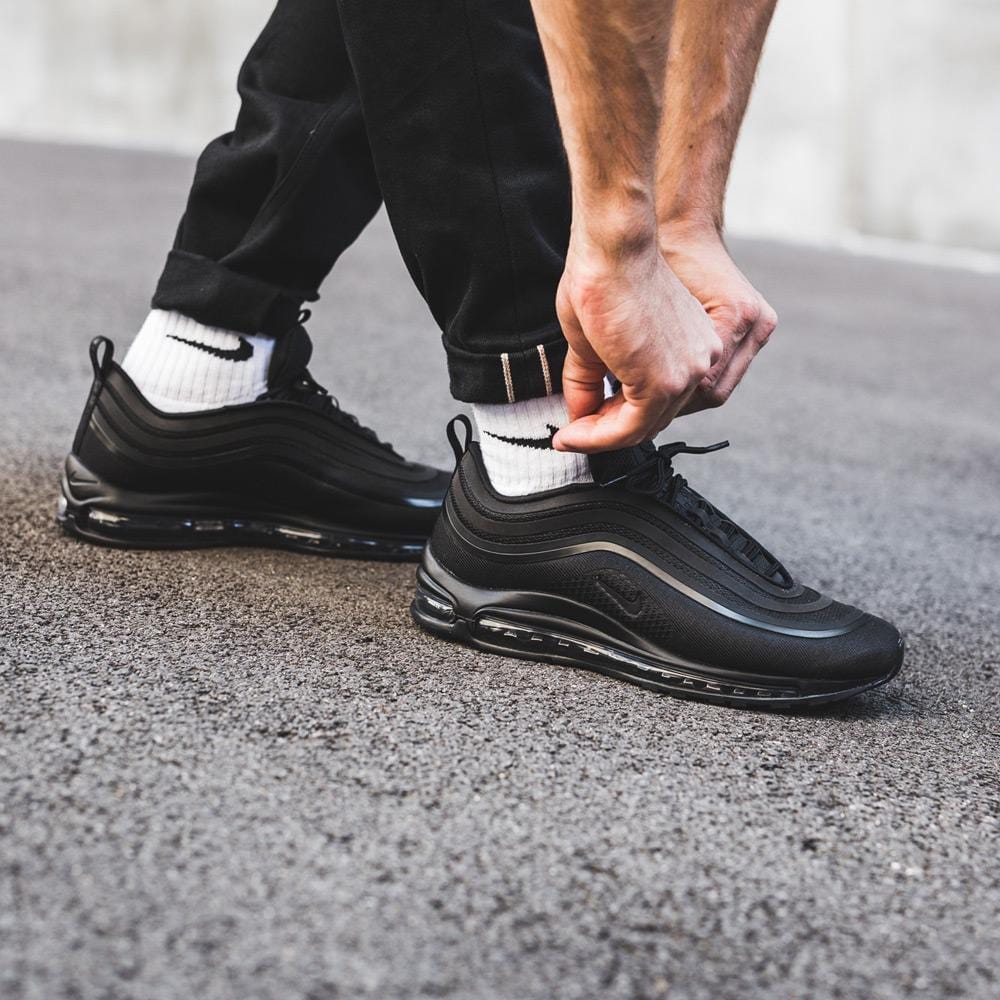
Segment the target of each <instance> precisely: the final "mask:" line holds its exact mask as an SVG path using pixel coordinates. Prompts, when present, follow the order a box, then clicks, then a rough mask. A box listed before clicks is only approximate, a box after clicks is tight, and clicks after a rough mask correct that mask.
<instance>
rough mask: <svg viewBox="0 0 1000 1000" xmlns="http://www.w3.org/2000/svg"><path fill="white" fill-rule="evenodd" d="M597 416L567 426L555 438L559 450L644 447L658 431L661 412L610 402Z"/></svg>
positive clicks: (606, 449) (589, 416)
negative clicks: (638, 445)
mask: <svg viewBox="0 0 1000 1000" xmlns="http://www.w3.org/2000/svg"><path fill="white" fill-rule="evenodd" d="M608 403H609V404H611V405H605V406H604V407H602V408H601V410H600V412H598V413H591V414H589V415H588V416H584V417H580V418H579V419H577V420H574V421H572V423H569V424H567V425H566V426H565V427H564V428H563V429H562V430H561V431H559V433H558V434H557V435H556V436H555V438H553V441H552V446H553V447H554V448H555V449H556V451H580V452H584V453H586V454H590V453H592V452H596V451H612V450H614V449H615V448H627V447H629V446H631V445H636V444H641V443H642V442H643V441H648V440H649V439H650V438H651V437H653V436H654V435H655V434H656V433H657V430H658V428H656V426H655V425H656V422H657V420H658V418H659V416H660V413H659V412H658V411H655V410H654V411H653V412H649V411H647V410H645V409H644V408H640V407H637V406H635V405H633V404H631V403H628V402H621V401H618V400H608Z"/></svg>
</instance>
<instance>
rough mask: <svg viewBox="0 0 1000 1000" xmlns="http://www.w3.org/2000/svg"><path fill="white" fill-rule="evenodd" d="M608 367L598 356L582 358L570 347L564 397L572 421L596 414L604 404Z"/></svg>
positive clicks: (567, 356) (565, 374)
mask: <svg viewBox="0 0 1000 1000" xmlns="http://www.w3.org/2000/svg"><path fill="white" fill-rule="evenodd" d="M607 370H608V369H607V366H606V365H605V364H604V362H603V361H601V360H600V359H599V358H598V357H597V356H596V355H593V356H591V357H586V356H581V355H580V354H578V353H577V351H576V349H575V348H573V347H570V348H569V350H568V351H567V352H566V360H565V362H564V363H563V375H562V385H563V395H564V396H565V397H566V409H567V410H568V411H569V419H570V420H579V419H580V417H585V416H587V415H588V414H591V413H596V412H597V411H598V410H599V409H600V408H601V406H602V405H603V403H604V376H605V375H606V374H607Z"/></svg>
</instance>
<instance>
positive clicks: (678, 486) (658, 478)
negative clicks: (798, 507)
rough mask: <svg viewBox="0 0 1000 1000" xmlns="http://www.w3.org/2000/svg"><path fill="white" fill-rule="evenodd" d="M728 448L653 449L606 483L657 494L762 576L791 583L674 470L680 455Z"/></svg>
mask: <svg viewBox="0 0 1000 1000" xmlns="http://www.w3.org/2000/svg"><path fill="white" fill-rule="evenodd" d="M728 447H729V442H728V441H719V442H718V443H717V444H711V445H706V446H705V447H696V446H694V445H689V444H687V443H686V442H685V441H674V442H671V443H670V444H665V445H661V446H660V447H659V448H657V449H655V450H654V451H651V452H650V455H649V458H647V459H646V460H645V461H643V462H640V463H639V464H638V465H635V466H633V467H632V468H631V469H629V471H628V472H626V473H624V474H623V475H621V476H618V477H617V478H615V479H612V480H610V481H608V482H605V483H603V484H602V485H604V486H611V485H613V484H615V483H621V482H624V484H625V486H626V487H628V489H630V490H633V491H634V492H636V493H645V494H647V495H649V496H654V497H656V499H657V500H659V501H661V502H662V503H665V504H667V505H668V506H669V507H670V508H671V509H672V510H674V511H676V512H677V513H678V514H679V515H680V516H681V517H683V518H684V519H685V520H686V521H688V522H689V523H690V524H693V525H694V526H695V527H696V528H698V529H699V530H700V531H701V532H703V533H704V534H705V535H707V536H708V537H709V538H711V539H713V540H714V541H715V542H717V543H718V544H719V545H721V546H722V547H723V548H724V549H726V550H727V551H728V552H731V553H732V554H733V555H734V556H736V557H737V558H738V559H739V560H740V561H741V562H743V563H746V564H747V565H748V566H750V567H751V568H752V569H753V570H755V571H756V572H758V573H760V574H761V575H762V576H765V577H768V578H769V579H772V580H774V581H775V582H778V583H781V584H783V585H787V584H788V583H790V582H791V577H790V576H789V574H788V571H787V570H786V569H785V568H784V566H782V565H781V563H780V562H779V561H778V560H777V559H775V558H774V556H773V555H771V553H770V552H768V551H767V549H765V548H764V547H763V546H762V545H761V544H760V543H759V542H757V541H756V540H755V539H753V538H752V537H751V536H750V535H748V534H747V533H746V531H744V530H743V529H742V528H741V527H740V526H739V525H738V524H736V522H735V521H733V520H731V519H730V518H728V517H727V516H726V515H725V514H723V513H722V511H720V510H719V509H718V508H717V507H715V506H714V505H713V504H711V503H709V501H708V500H706V499H705V498H704V497H703V496H702V495H701V494H700V493H698V492H697V491H696V490H693V489H692V488H691V487H690V486H689V485H688V482H687V480H686V479H685V478H684V477H683V476H682V475H681V474H680V473H679V472H675V471H674V467H673V460H674V459H675V458H676V457H677V456H678V455H707V454H709V453H710V452H713V451H720V450H721V449H722V448H728Z"/></svg>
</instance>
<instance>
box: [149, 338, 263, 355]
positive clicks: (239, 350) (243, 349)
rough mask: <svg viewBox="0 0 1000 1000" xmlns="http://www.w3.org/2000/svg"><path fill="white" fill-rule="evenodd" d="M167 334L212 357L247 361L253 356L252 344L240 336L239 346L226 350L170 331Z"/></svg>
mask: <svg viewBox="0 0 1000 1000" xmlns="http://www.w3.org/2000/svg"><path fill="white" fill-rule="evenodd" d="M167 336H168V337H169V338H170V339H171V340H176V341H177V342H178V343H180V344H187V345H188V347H197V348H198V350H199V351H204V352H205V353H206V354H211V355H212V357H214V358H222V360H223V361H249V360H250V359H251V358H252V357H253V344H251V343H250V341H249V340H247V339H246V338H245V337H240V346H239V347H234V348H233V349H232V350H230V351H227V350H224V349H223V348H221V347H212V345H211V344H203V343H201V342H200V341H198V340H186V339H185V338H184V337H175V336H174V335H173V334H172V333H168V334H167Z"/></svg>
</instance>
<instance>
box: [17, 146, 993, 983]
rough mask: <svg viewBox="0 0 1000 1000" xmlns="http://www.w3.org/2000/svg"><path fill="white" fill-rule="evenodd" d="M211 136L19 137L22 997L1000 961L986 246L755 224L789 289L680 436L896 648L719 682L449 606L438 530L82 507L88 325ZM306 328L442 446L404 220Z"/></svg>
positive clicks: (442, 457)
mask: <svg viewBox="0 0 1000 1000" xmlns="http://www.w3.org/2000/svg"><path fill="white" fill-rule="evenodd" d="M190 172H191V163H190V162H189V161H188V160H185V159H181V158H174V157H164V156H155V155H151V154H134V153H130V154H124V153H118V152H110V151H99V150H90V149H80V148H71V147H63V148H59V147H49V146H42V145H28V144H15V143H6V144H2V145H0V176H2V178H3V181H4V183H3V185H2V188H0V220H2V221H0V233H2V240H0V288H2V302H3V309H2V314H0V350H2V358H3V363H2V364H0V398H2V401H3V420H2V425H0V491H2V508H0V509H2V512H3V531H2V539H0V546H2V549H0V552H2V556H0V559H2V591H0V596H2V622H0V670H2V678H0V683H2V686H0V698H2V704H0V809H2V812H0V995H2V996H3V997H4V998H5V1000H28V998H31V1000H62V998H77V1000H89V998H95V1000H98V998H100V1000H108V998H136V1000H174V998H178V1000H180V998H191V997H197V998H199V1000H214V998H236V1000H255V998H280V1000H286V998H287V1000H298V998H301V1000H332V998H345V997H365V998H367V997H371V998H380V1000H390V998H397V997H454V998H536V997H537V998H588V1000H589V998H595V997H600V998H646V997H671V998H706V1000H708V998H711V1000H724V998H730V997H732V998H736V997H740V998H745V997H775V998H800V997H808V998H823V997H845V998H854V997H864V998H896V997H929V998H939V997H982V998H987V997H990V998H992V997H996V996H998V995H1000V958H998V956H1000V878H998V860H997V846H998V836H997V834H998V822H1000V758H998V750H1000V721H998V711H1000V693H998V686H1000V624H998V611H997V608H998V596H1000V499H998V498H1000V374H998V373H1000V337H998V335H997V321H998V315H1000V278H998V277H997V276H995V275H994V276H989V275H981V274H972V273H964V272H961V271H953V270H944V269H936V268H930V267H922V266H914V265H908V264H900V263H892V262H886V261H876V260H871V259H864V258H860V257H852V256H847V255H843V254H840V253H835V252H823V251H819V250H811V249H803V248H800V247H792V246H785V245H779V244H771V243H738V244H736V247H735V251H736V255H737V257H738V259H739V260H740V261H741V262H742V263H743V264H744V265H745V268H746V270H747V271H748V273H749V274H750V275H751V277H752V278H753V279H754V280H755V281H756V282H757V283H758V284H759V287H761V288H762V289H763V290H764V291H765V293H766V294H767V295H768V296H769V298H770V299H771V300H772V301H773V303H774V304H775V306H776V308H777V309H778V311H779V313H780V315H781V318H782V322H781V328H780V330H779V332H778V333H777V334H776V335H775V338H774V340H773V342H772V344H771V345H770V346H769V347H768V348H767V350H766V351H765V352H764V353H763V354H762V355H761V357H760V360H759V361H758V363H757V365H756V366H755V368H754V369H753V372H752V375H751V377H750V379H749V380H748V382H747V384H746V385H745V386H744V387H742V388H741V389H740V391H739V392H738V393H737V394H736V396H735V397H734V398H733V400H732V401H731V403H730V404H729V405H728V406H726V407H725V408H723V409H722V410H720V411H716V412H713V413H711V414H706V415H700V416H697V417H693V418H687V419H685V420H684V422H683V433H682V434H681V432H680V425H679V424H678V434H677V435H676V436H683V437H685V438H686V439H687V440H688V441H691V442H699V443H706V442H709V441H714V440H717V439H719V438H720V437H728V438H730V439H731V440H732V441H733V447H732V448H731V449H729V450H728V451H725V452H722V453H720V454H718V455H712V456H708V457H700V458H699V457H692V458H687V459H683V460H681V461H680V462H679V465H680V468H681V470H682V471H683V472H684V473H685V474H686V475H688V476H689V478H690V479H691V480H692V481H693V482H694V484H695V485H696V486H697V487H698V488H700V489H701V490H702V491H703V492H705V493H707V494H708V495H709V496H710V497H711V499H712V500H713V501H716V502H717V503H718V504H719V505H720V506H721V507H722V508H723V509H724V510H727V511H729V512H730V513H732V514H733V515H735V516H737V517H738V518H739V519H740V520H741V521H742V522H743V523H745V524H746V525H747V527H749V528H750V529H751V530H752V531H754V532H755V533H756V534H757V535H758V536H759V537H760V538H761V539H762V540H763V541H764V542H765V544H768V545H769V547H771V548H773V549H774V550H776V551H777V553H778V554H779V555H780V556H782V557H783V558H784V559H785V561H786V562H787V563H788V564H789V565H790V566H791V567H792V568H793V570H794V571H796V572H797V573H799V575H801V576H802V577H804V578H806V579H807V580H808V581H809V582H811V583H814V584H817V585H818V586H820V587H821V588H823V589H826V590H828V591H830V592H832V593H833V594H834V595H835V596H838V597H841V598H845V599H848V600H851V601H853V602H855V603H859V604H861V605H863V606H865V607H867V608H870V609H871V610H873V611H875V612H877V613H879V614H882V615H884V616H886V617H888V618H890V619H891V620H893V621H894V622H896V623H897V624H898V625H899V626H900V627H901V628H902V630H903V631H904V632H905V634H906V636H907V640H908V645H909V653H908V657H907V662H906V666H905V668H904V672H903V673H902V674H901V675H900V677H899V678H898V679H897V680H895V681H894V682H893V683H892V684H891V685H889V686H888V687H887V688H885V689H882V690H880V691H878V692H875V693H872V694H870V695H868V696H865V697H862V698H859V699H857V700H855V701H853V702H850V703H847V704H844V705H841V706H839V707H833V708H829V709H826V710H821V711H813V712H809V713H805V712H803V713H798V714H796V713H761V712H751V711H736V710H732V709H725V708H718V707H713V706H709V705H700V704H696V703H690V702H684V701H678V700H674V699H671V698H666V697H658V696H655V695H651V694H649V693H647V692H645V691H643V690H641V689H639V688H636V687H632V686H629V685H627V684H624V683H620V682H616V681H612V680H609V679H607V678H603V677H600V676H597V675H593V674H589V673H586V672H583V671H574V670H572V669H569V668H560V667H554V666H547V665H540V664H532V663H528V662H523V661H517V660H512V659H504V658H499V657H491V656H487V655H482V654H477V653H475V652H471V651H469V650H467V649H464V648H460V647H455V646H451V645H448V644H445V643H443V642H441V641H439V640H436V639H433V638H431V637H429V636H427V635H424V634H422V633H421V632H419V631H418V630H417V629H416V628H415V627H414V626H413V625H412V624H411V623H410V621H409V618H408V614H407V605H408V602H409V599H410V593H411V585H412V579H413V569H412V568H411V567H407V566H393V565H383V564H370V563H363V562H346V561H331V560H325V559H322V558H318V557H310V556H305V555H292V554H283V553H278V552H270V551H257V550H249V549H248V550H229V551H201V552H181V553H165V554H164V553H153V552H128V553H123V552H118V551H112V550H106V549H100V548H94V547H89V546H86V545H84V544H81V543H78V542H75V541H71V540H69V539H66V538H64V537H63V536H62V535H61V534H60V532H59V531H58V530H57V528H56V526H55V524H54V522H53V514H54V505H55V495H56V477H57V471H58V468H59V465H60V461H61V459H62V457H63V455H64V453H65V452H66V450H67V447H68V445H69V442H70V440H71V437H72V433H73V429H74V426H75V423H76V420H77V418H78V415H79V412H80V410H81V408H82V405H83V402H84V398H85V395H86V391H87V386H88V381H89V376H88V372H89V366H88V361H87V356H86V345H87V342H88V340H89V339H90V338H91V337H92V336H93V335H95V334H97V333H103V334H107V335H108V336H111V337H112V338H114V339H115V340H116V341H117V342H118V344H119V345H120V349H121V350H123V349H124V347H125V346H126V345H127V343H128V341H129V339H130V337H131V335H132V333H133V332H134V331H135V330H136V328H137V327H138V325H139V323H140V321H141V320H142V318H143V316H144V313H145V309H146V303H147V299H148V296H149V293H150V289H151V286H152V283H153V281H154V279H155V277H156V274H157V272H158V268H159V266H160V264H161V262H162V259H163V257H164V255H165V252H166V249H167V247H168V244H169V242H170V239H171V237H172V233H173V229H174V226H175V224H176V219H177V215H178V212H179V209H180V207H181V205H182V201H183V196H184V192H185V188H186V184H187V182H188V179H189V176H190ZM311 329H312V333H313V337H314V340H315V342H316V346H317V358H316V363H315V366H314V368H315V373H316V374H317V376H318V377H319V378H320V379H321V381H324V382H325V383H326V384H328V385H329V386H330V387H331V388H332V389H333V390H334V391H335V393H336V394H337V395H338V396H339V397H340V399H341V401H342V403H343V404H344V405H345V407H347V408H349V409H352V410H354V411H355V412H357V413H358V414H360V415H361V416H362V417H363V418H364V420H365V421H366V422H368V423H371V424H372V425H374V426H375V427H376V428H378V430H379V431H380V432H382V433H383V435H384V436H385V437H388V438H389V439H390V440H392V441H394V442H395V443H397V444H398V445H399V446H400V447H401V448H402V449H403V450H404V451H405V452H407V453H409V454H410V455H412V456H414V457H421V458H424V459H429V460H435V461H437V462H440V463H445V462H447V461H448V458H449V451H448V448H447V444H446V442H445V439H444V433H443V427H444V423H445V421H446V420H447V418H448V417H449V416H450V415H451V414H452V413H453V411H454V410H455V406H454V404H453V403H452V402H451V401H450V400H449V398H448V395H447V391H446V385H447V383H446V378H445V373H444V359H443V354H442V352H441V349H440V346H439V344H438V342H437V334H436V332H435V330H434V328H433V325H432V323H431V321H430V320H429V318H428V314H427V311H426V309H425V308H424V306H423V304H422V303H421V302H420V301H419V299H418V298H417V297H416V295H415V293H414V291H413V290H412V288H411V286H410V283H409V281H408V280H407V278H406V276H405V272H404V271H403V269H402V267H401V265H400V263H399V261H398V258H397V255H396V253H395V250H394V246H393V243H392V239H391V235H390V234H389V231H388V228H387V226H386V224H385V222H384V219H381V218H380V219H379V220H378V221H377V222H376V224H374V225H373V227H372V228H371V230H370V231H369V232H368V233H367V234H366V235H365V237H364V238H363V239H362V240H361V241H360V242H359V244H358V245H357V246H356V247H355V248H353V249H352V250H351V251H350V253H349V254H348V255H347V256H346V257H345V259H344V260H343V261H342V262H341V264H340V265H339V266H338V268H337V269H336V272H335V275H334V276H333V277H332V279H331V281H330V283H329V286H328V288H327V289H326V293H325V295H324V299H323V301H322V302H321V303H320V304H319V307H318V309H317V310H316V314H315V317H314V319H313V321H312V323H311Z"/></svg>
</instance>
